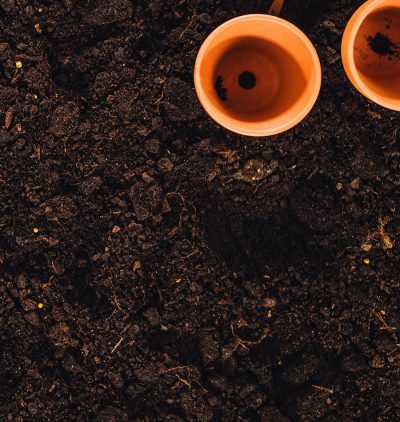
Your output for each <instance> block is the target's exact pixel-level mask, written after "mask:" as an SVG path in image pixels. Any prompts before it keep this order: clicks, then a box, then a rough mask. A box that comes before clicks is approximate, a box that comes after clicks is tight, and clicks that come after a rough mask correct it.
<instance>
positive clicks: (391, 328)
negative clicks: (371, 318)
mask: <svg viewBox="0 0 400 422" xmlns="http://www.w3.org/2000/svg"><path fill="white" fill-rule="evenodd" d="M372 313H373V314H374V315H375V316H376V317H377V318H378V319H379V321H380V322H381V323H382V327H381V328H380V329H381V330H385V331H388V332H393V331H397V328H396V327H391V326H390V325H389V324H388V323H387V322H386V321H385V319H384V318H383V316H382V315H381V313H380V312H376V310H375V309H373V311H372Z"/></svg>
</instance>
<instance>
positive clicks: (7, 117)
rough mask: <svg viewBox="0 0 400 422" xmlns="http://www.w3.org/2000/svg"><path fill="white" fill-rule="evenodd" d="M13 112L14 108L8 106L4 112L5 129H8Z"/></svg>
mask: <svg viewBox="0 0 400 422" xmlns="http://www.w3.org/2000/svg"><path fill="white" fill-rule="evenodd" d="M13 113H14V110H13V108H12V107H11V108H9V109H8V110H7V112H6V117H5V122H4V127H5V128H6V130H8V129H9V128H10V126H11V122H12V118H13Z"/></svg>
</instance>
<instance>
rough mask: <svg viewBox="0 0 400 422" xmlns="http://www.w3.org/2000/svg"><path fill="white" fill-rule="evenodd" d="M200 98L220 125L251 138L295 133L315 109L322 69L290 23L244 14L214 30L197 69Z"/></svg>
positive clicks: (303, 36)
mask: <svg viewBox="0 0 400 422" xmlns="http://www.w3.org/2000/svg"><path fill="white" fill-rule="evenodd" d="M194 83H195V87H196V92H197V95H198V97H199V99H200V102H201V104H202V105H203V107H204V108H205V110H206V111H207V113H208V114H209V115H210V116H211V117H212V118H213V119H214V120H215V121H216V122H217V123H219V124H220V125H221V126H223V127H225V128H227V129H230V130H231V131H233V132H236V133H240V134H242V135H249V136H269V135H275V134H277V133H280V132H283V131H285V130H288V129H290V128H291V127H293V126H295V125H296V124H297V123H299V122H300V121H301V120H302V119H303V118H304V117H305V116H306V115H307V114H308V113H309V111H310V110H311V108H312V107H313V105H314V103H315V101H316V99H317V97H318V93H319V90H320V86H321V66H320V62H319V59H318V55H317V52H316V51H315V48H314V47H313V45H312V44H311V42H310V40H309V39H308V38H307V37H306V35H304V34H303V32H301V31H300V29H298V28H297V27H296V26H294V25H292V24H291V23H289V22H287V21H285V20H283V19H280V18H277V17H274V16H268V15H245V16H241V17H238V18H235V19H232V20H230V21H228V22H225V23H224V24H223V25H221V26H219V27H218V28H217V29H215V30H214V31H213V32H212V33H211V34H210V35H209V36H208V38H207V39H206V40H205V41H204V43H203V45H202V46H201V48H200V51H199V53H198V55H197V59H196V64H195V69H194Z"/></svg>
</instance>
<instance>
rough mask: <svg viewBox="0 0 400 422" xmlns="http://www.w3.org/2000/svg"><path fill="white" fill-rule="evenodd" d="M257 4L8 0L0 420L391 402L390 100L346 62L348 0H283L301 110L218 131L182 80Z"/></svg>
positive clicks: (1, 79) (396, 407) (397, 185)
mask: <svg viewBox="0 0 400 422" xmlns="http://www.w3.org/2000/svg"><path fill="white" fill-rule="evenodd" d="M270 3H271V2H269V1H254V0H240V1H239V0H238V1H234V0H180V1H179V0H177V1H162V0H150V1H142V0H131V1H130V0H85V1H80V0H78V1H75V0H63V1H61V0H56V1H42V2H39V1H35V0H34V1H27V0H18V1H17V0H0V34H1V37H0V63H1V67H0V85H1V87H0V113H1V114H0V121H1V128H0V148H1V154H0V181H1V183H0V198H1V202H0V204H1V205H0V206H1V213H0V230H1V231H0V249H1V250H0V264H1V267H0V420H1V421H18V422H23V421H57V422H58V421H97V422H112V421H118V422H120V421H122V422H123V421H143V422H144V421H174V422H175V421H256V422H257V421H265V422H283V421H286V422H287V421H398V420H399V418H400V316H399V305H400V292H399V288H400V271H399V268H400V267H399V264H400V258H399V250H400V218H399V209H400V195H399V194H400V172H399V171H400V167H399V166H400V134H399V133H398V131H399V123H400V117H399V114H397V113H395V112H392V111H389V110H385V109H383V108H381V107H379V106H377V105H375V104H373V103H370V102H368V100H366V99H365V98H363V97H362V96H361V95H360V94H358V93H357V92H356V91H355V89H354V88H353V87H352V86H351V85H350V83H349V82H348V81H347V79H346V76H345V74H344V71H343V68H342V64H341V60H340V42H341V35H342V33H343V29H344V27H345V25H346V22H347V21H348V19H349V18H350V16H351V15H352V13H353V12H354V11H355V10H356V8H357V7H358V6H360V4H361V3H362V2H361V1H350V0H329V1H328V0H327V1H322V0H321V1H296V0H292V1H290V0H288V1H287V2H286V3H285V8H284V11H283V17H285V18H286V19H288V20H290V21H291V22H294V23H296V24H297V25H299V26H300V27H301V28H302V29H303V30H304V31H305V32H306V34H307V35H308V36H309V37H310V38H311V40H312V41H313V42H314V44H315V45H316V48H317V50H318V53H319V55H320V58H321V63H322V68H323V86H322V89H321V94H320V97H319V99H318V101H317V103H316V105H315V107H314V109H313V110H312V112H311V113H310V114H309V116H308V117H307V118H306V119H305V120H304V121H303V122H302V123H301V124H299V125H298V126H297V127H296V128H294V129H292V130H290V131H288V132H286V133H284V134H280V135H277V136H273V137H270V138H248V137H243V136H240V135H236V134H233V133H230V132H228V131H226V130H224V129H222V128H221V127H218V126H217V125H216V124H214V123H213V121H212V120H211V119H210V118H209V117H208V116H207V115H206V114H205V112H204V111H203V109H202V108H201V106H200V105H199V103H198V101H197V98H196V95H195V92H194V89H193V80H192V72H193V66H194V61H195V57H196V53H197V51H198V49H199V48H200V45H201V43H202V41H203V40H204V39H205V38H206V36H207V34H209V33H210V32H211V31H212V30H213V29H214V28H216V27H217V26H218V25H219V24H221V23H223V22H224V21H226V20H228V19H230V18H233V17H235V16H238V15H241V14H246V13H263V12H265V11H266V10H268V7H269V6H270ZM372 35H374V34H372ZM17 62H20V63H17Z"/></svg>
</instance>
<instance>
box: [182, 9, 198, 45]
mask: <svg viewBox="0 0 400 422" xmlns="http://www.w3.org/2000/svg"><path fill="white" fill-rule="evenodd" d="M196 17H197V15H196V12H194V13H193V15H192V17H191V18H190V21H189V23H188V24H187V25H186V27H185V29H184V30H183V31H182V32H181V33H180V34H179V37H178V39H179V40H181V39H182V38H183V36H184V35H185V33H186V31H187V30H188V29H189V28H190V27H191V26H192V23H193V21H194V20H195V18H196Z"/></svg>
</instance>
